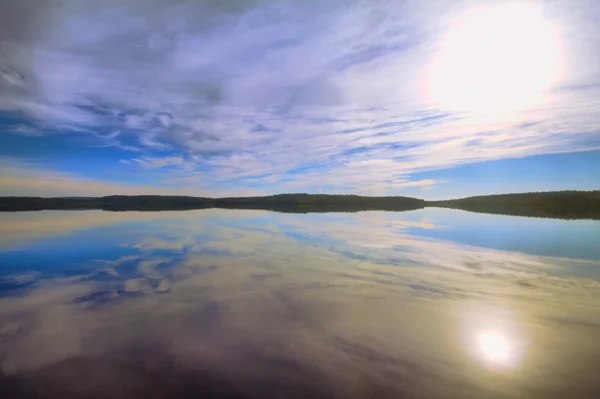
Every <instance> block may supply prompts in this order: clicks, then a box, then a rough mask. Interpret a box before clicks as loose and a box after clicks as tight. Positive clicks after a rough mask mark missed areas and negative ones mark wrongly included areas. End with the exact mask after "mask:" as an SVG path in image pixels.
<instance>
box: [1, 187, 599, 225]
mask: <svg viewBox="0 0 600 399" xmlns="http://www.w3.org/2000/svg"><path fill="white" fill-rule="evenodd" d="M425 207H439V208H453V209H462V210H465V211H471V212H482V213H494V214H504V215H513V216H532V217H545V218H562V219H594V220H600V191H555V192H541V193H520V194H501V195H485V196H478V197H469V198H461V199H453V200H445V201H425V200H422V199H418V198H411V197H366V196H360V195H328V194H280V195H271V196H265V197H239V198H235V197H232V198H203V197H185V196H161V195H136V196H124V195H111V196H107V197H99V198H84V197H69V198H39V197H0V212H18V211H35V210H45V209H62V210H77V209H102V210H106V211H163V210H190V209H204V208H226V209H262V210H269V211H276V212H286V213H309V212H359V211H368V210H379V211H408V210H414V209H421V208H425Z"/></svg>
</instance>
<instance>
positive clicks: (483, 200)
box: [427, 191, 600, 220]
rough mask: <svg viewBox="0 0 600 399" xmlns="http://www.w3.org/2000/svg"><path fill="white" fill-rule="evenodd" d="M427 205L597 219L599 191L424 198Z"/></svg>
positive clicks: (599, 200) (599, 217)
mask: <svg viewBox="0 0 600 399" xmlns="http://www.w3.org/2000/svg"><path fill="white" fill-rule="evenodd" d="M427 206H431V207H440V208H453V209H462V210H465V211H471V212H480V213H494V214H502V215H513V216H533V217H544V218H558V219H595V220H600V191H549V192H537V193H519V194H499V195H482V196H477V197H468V198H460V199H453V200H446V201H428V202H427Z"/></svg>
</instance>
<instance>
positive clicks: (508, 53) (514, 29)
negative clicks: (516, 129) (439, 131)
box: [427, 2, 562, 114]
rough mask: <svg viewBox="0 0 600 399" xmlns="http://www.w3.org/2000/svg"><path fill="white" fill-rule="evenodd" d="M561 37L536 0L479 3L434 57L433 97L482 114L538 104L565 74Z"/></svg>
mask: <svg viewBox="0 0 600 399" xmlns="http://www.w3.org/2000/svg"><path fill="white" fill-rule="evenodd" d="M558 39H559V35H558V32H557V30H556V29H555V27H554V26H553V24H552V23H551V22H550V21H548V20H546V19H545V18H544V17H543V15H542V12H541V9H540V7H538V6H536V5H535V4H533V3H526V2H518V3H508V4H501V5H495V6H481V7H478V8H475V9H473V10H471V11H469V12H467V13H465V14H464V15H463V16H462V18H460V19H459V20H458V21H457V23H456V24H454V26H453V27H452V28H451V29H450V31H449V32H448V33H447V35H446V36H445V38H444V40H443V42H442V43H441V48H440V50H439V51H438V53H437V54H436V56H435V57H434V60H433V64H432V66H431V69H430V70H429V76H428V79H427V81H428V92H429V95H430V100H432V101H433V103H435V104H436V105H438V106H440V107H442V108H446V109H452V110H460V111H467V112H476V113H483V114H498V113H505V112H514V111H520V110H524V109H527V108H529V107H533V106H535V105H538V104H540V103H542V102H543V97H544V92H545V91H547V90H548V89H549V88H550V87H551V86H553V85H554V84H556V83H557V82H558V80H559V79H560V77H561V74H562V60H561V48H560V47H561V46H560V43H559V40H558Z"/></svg>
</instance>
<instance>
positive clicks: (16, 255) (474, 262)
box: [0, 208, 600, 399]
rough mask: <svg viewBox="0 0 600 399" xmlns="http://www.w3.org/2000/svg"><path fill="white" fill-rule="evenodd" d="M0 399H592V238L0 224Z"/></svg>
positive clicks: (427, 213)
mask: <svg viewBox="0 0 600 399" xmlns="http://www.w3.org/2000/svg"><path fill="white" fill-rule="evenodd" d="M0 367H1V368H0V371H1V374H0V396H2V397H3V398H4V397H23V398H30V397H31V398H34V397H35V398H46V397H61V398H101V397H102V398H106V397H108V398H171V397H177V398H179V397H181V398H196V397H206V398H286V399H288V398H290V399H291V398H564V397H573V398H598V397H600V379H599V377H598V370H600V222H597V221H585V220H579V221H567V220H552V219H536V218H522V217H510V216H501V215H485V214H475V213H468V212H464V211H457V210H450V209H435V208H427V209H421V210H417V211H409V212H359V213H326V214H285V213H275V212H267V211H247V210H222V209H206V210H197V211H173V212H104V211H40V212H15V213H2V214H0Z"/></svg>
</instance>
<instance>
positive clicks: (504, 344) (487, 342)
mask: <svg viewBox="0 0 600 399" xmlns="http://www.w3.org/2000/svg"><path fill="white" fill-rule="evenodd" d="M479 348H480V349H481V351H482V353H483V354H484V355H485V357H486V358H487V359H489V360H490V361H492V362H494V361H503V360H506V359H507V358H508V355H509V350H510V347H509V344H508V340H507V339H506V338H505V337H504V336H503V335H502V334H500V333H498V332H495V331H491V332H485V333H482V334H481V335H480V336H479Z"/></svg>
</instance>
